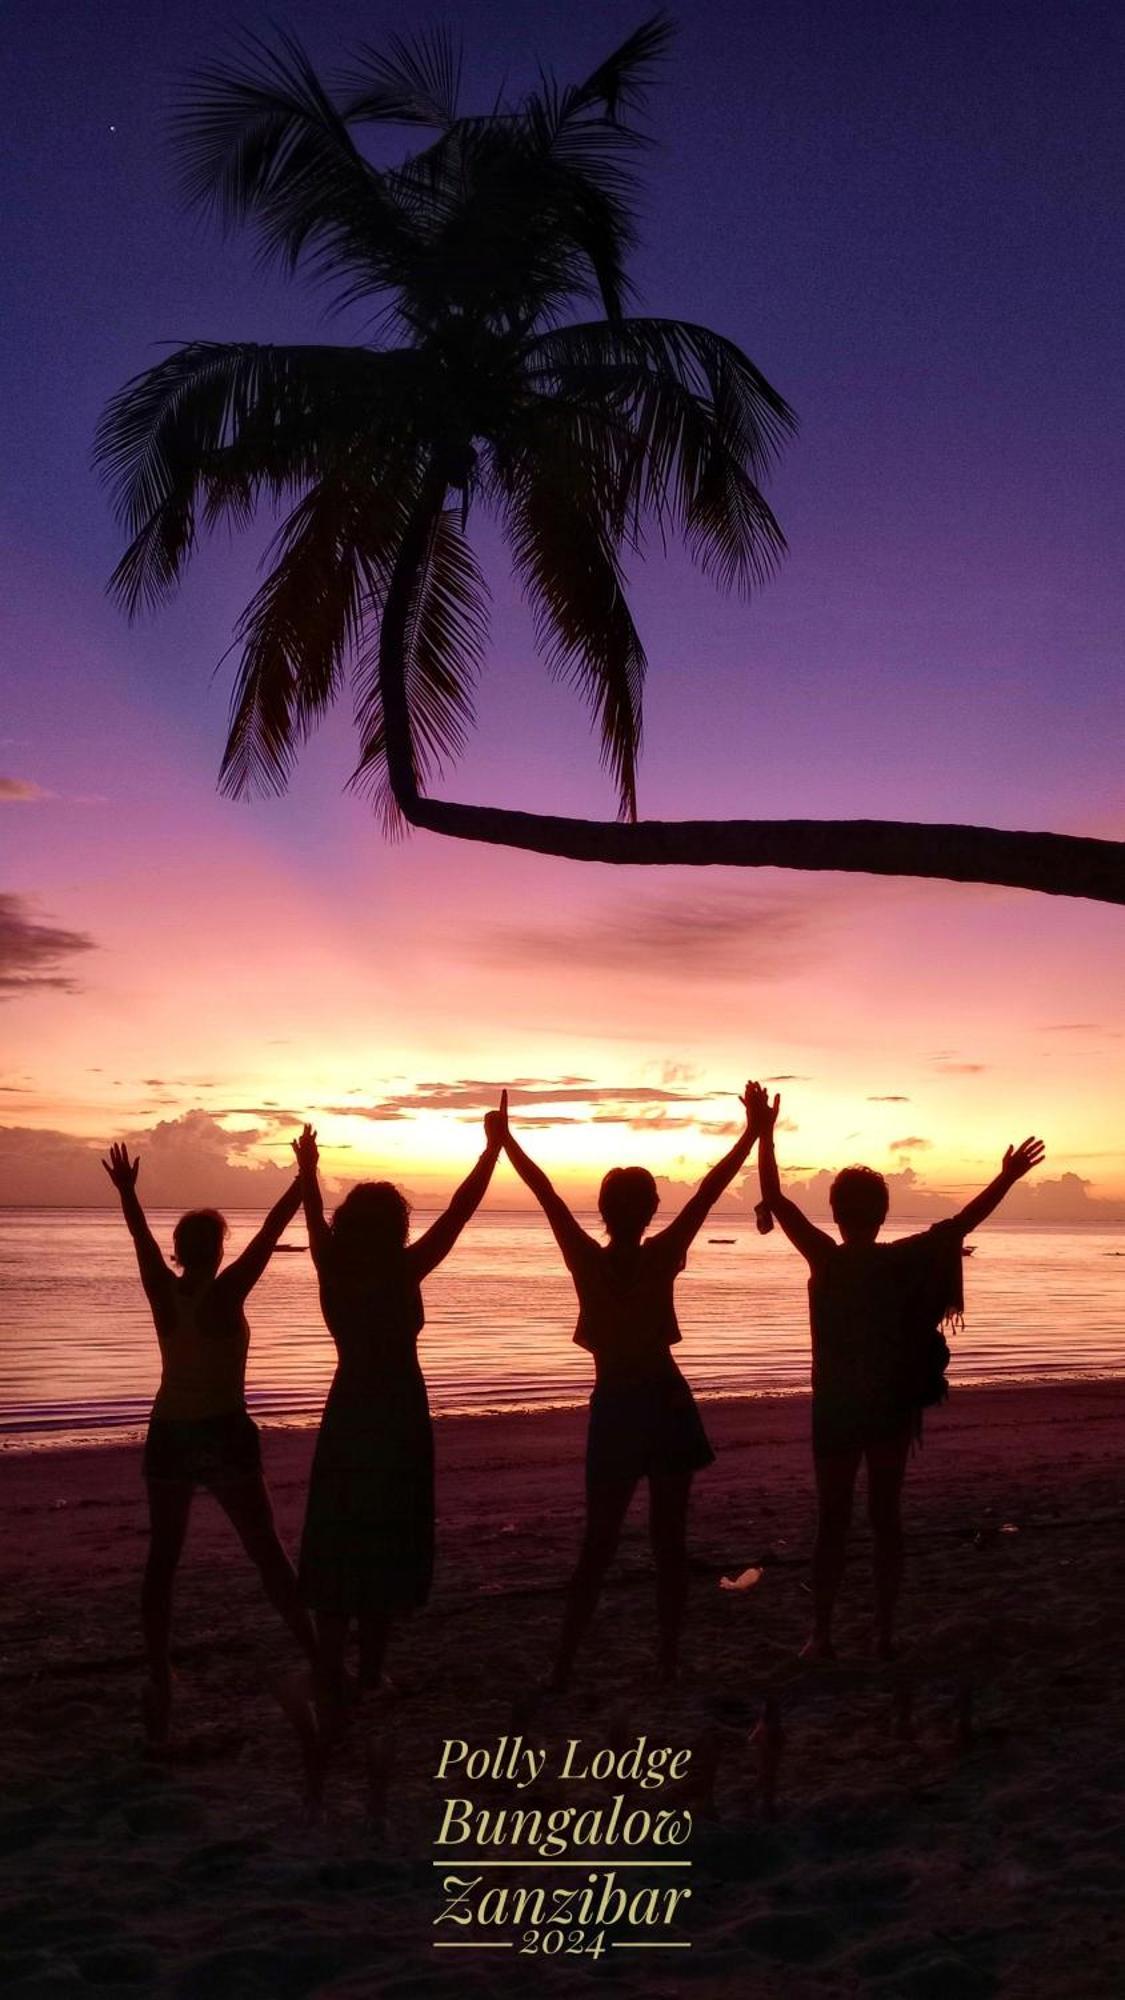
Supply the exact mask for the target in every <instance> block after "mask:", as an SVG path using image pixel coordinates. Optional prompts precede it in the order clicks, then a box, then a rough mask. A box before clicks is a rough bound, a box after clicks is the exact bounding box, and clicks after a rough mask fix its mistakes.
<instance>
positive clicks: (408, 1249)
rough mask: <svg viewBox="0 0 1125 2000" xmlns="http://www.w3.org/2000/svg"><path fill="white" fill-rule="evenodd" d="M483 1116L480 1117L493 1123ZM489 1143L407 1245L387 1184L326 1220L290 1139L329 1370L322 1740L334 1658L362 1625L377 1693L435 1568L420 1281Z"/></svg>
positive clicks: (405, 1221)
mask: <svg viewBox="0 0 1125 2000" xmlns="http://www.w3.org/2000/svg"><path fill="white" fill-rule="evenodd" d="M492 1115H493V1114H490V1117H491V1116H492ZM485 1125H486V1130H488V1143H487V1145H486V1147H485V1149H484V1152H483V1153H482V1154H481V1157H480V1159H479V1160H478V1161H477V1164H476V1166H475V1167H474V1168H473V1170H472V1172H471V1173H470V1174H469V1176H468V1178H467V1179H466V1180H464V1181H463V1182H462V1184H461V1186H460V1187H459V1188H458V1190H457V1192H456V1194H455V1195H454V1196H453V1199H452V1201H451V1202H450V1204H449V1207H448V1208H447V1209H446V1211H445V1213H444V1215H441V1216H439V1217H438V1219H437V1221H436V1222H435V1223H433V1224H432V1226H431V1227H430V1228H429V1229H427V1230H426V1232H425V1234H424V1235H422V1236H420V1237H419V1238H418V1239H417V1241H416V1242H413V1243H412V1242H410V1241H409V1229H410V1206H409V1203H408V1202H407V1201H406V1198H405V1196H404V1195H403V1194H402V1193H401V1192H400V1190H399V1189H398V1188H396V1187H393V1186H392V1185H391V1183H390V1182H388V1181H370V1182H365V1183H363V1184H361V1185H360V1186H358V1187H354V1188H352V1190H351V1192H350V1193H349V1194H348V1195H347V1196H346V1198H345V1199H344V1200H343V1201H342V1202H341V1204H340V1206H339V1208H338V1209H337V1210H336V1213H335V1215H334V1216H333V1218H332V1221H331V1222H328V1221H327V1219H326V1217H325V1213H324V1203H323V1200H322V1198H321V1192H320V1184H319V1181H318V1179H317V1160H318V1154H317V1144H316V1133H315V1132H314V1131H313V1130H312V1128H311V1127H310V1126H307V1125H306V1127H305V1129H304V1131H303V1133H302V1134H301V1137H300V1139H297V1140H295V1141H294V1144H293V1150H294V1152H295V1153H296V1155H297V1166H298V1172H299V1176H300V1185H301V1198H302V1201H303V1203H304V1209H305V1218H306V1221H307V1223H308V1231H309V1248H310V1250H311V1251H312V1256H313V1261H314V1263H315V1265H316V1271H317V1277H318V1279H319V1281H320V1303H321V1309H322V1311H323V1313H324V1319H325V1323H326V1325H327V1327H328V1330H329V1332H330V1333H331V1335H332V1338H333V1340H334V1341H335V1343H336V1355H337V1361H336V1373H335V1375H334V1376H333V1378H332V1386H331V1388H330V1389H329V1391H328V1400H327V1402H326V1403H325V1406H324V1414H323V1416H322V1418H321V1423H320V1432H319V1435H318V1437H317V1442H316V1451H315V1454H314V1457H313V1465H312V1474H311V1478H310V1482H309V1496H308V1506H307V1510H306V1514H305V1527H304V1534H303V1536H302V1539H301V1554H300V1561H299V1564H298V1578H299V1585H300V1591H301V1596H302V1599H303V1601H304V1602H305V1604H307V1605H308V1606H309V1607H310V1609H311V1610H312V1611H314V1612H315V1614H316V1625H317V1635H318V1638H319V1641H320V1655H319V1661H318V1666H317V1673H316V1707H317V1716H318V1721H319V1725H320V1730H321V1733H322V1735H323V1736H325V1737H326V1738H327V1737H330V1736H331V1735H333V1734H334V1733H336V1731H338V1729H339V1727H340V1725H341V1722H342V1720H343V1713H344V1689H345V1679H344V1654H345V1647H346V1644H347V1636H348V1631H349V1627H350V1625H351V1623H352V1621H353V1619H354V1620H356V1621H357V1622H358V1626H359V1644H360V1676H359V1678H360V1686H361V1687H377V1686H378V1685H379V1683H380V1681H381V1680H382V1676H383V1659H384V1655H385V1653H386V1647H387V1640H388V1637H389V1635H390V1630H391V1626H392V1624H393V1622H394V1618H395V1615H396V1613H399V1612H402V1611H409V1610H413V1609H415V1608H417V1607H418V1606H420V1605H423V1604H425V1602H426V1600H427V1598H428V1596H429V1591H430V1583H431V1578H432V1574H433V1560H434V1448H433V1432H432V1428H431V1424H430V1410H429V1403H428V1400H427V1397H426V1384H425V1380H424V1378H423V1375H422V1370H421V1368H420V1366H419V1362H418V1335H419V1334H420V1333H421V1331H422V1327H423V1324H424V1322H425V1313H424V1310H423V1306H422V1289H421V1288H422V1284H423V1281H424V1280H425V1279H426V1278H427V1277H428V1276H429V1274H430V1272H431V1271H433V1270H435V1269H436V1267H437V1266H438V1265H439V1264H440V1263H441V1262H442V1261H443V1259H444V1258H446V1257H447V1256H448V1255H449V1252H450V1251H451V1250H452V1248H453V1245H454V1244H455V1243H456V1241H457V1238H458V1236H459V1235H460V1234H461V1231H462V1230H463V1229H464V1227H465V1224H466V1223H467V1222H468V1221H469V1218H470V1217H471V1216H472V1215H473V1213H474V1212H475V1210H476V1208H477V1207H478V1205H479V1203H480V1201H481V1198H482V1196H483V1194H484V1192H485V1189H486V1188H487V1186H488V1183H489V1181H490V1179H491V1178H492V1169H493V1167H494V1166H495V1164H496V1160H497V1157H498V1155H499V1151H500V1139H499V1135H498V1134H497V1133H495V1132H493V1131H491V1130H489V1129H488V1127H489V1120H488V1119H486V1121H485Z"/></svg>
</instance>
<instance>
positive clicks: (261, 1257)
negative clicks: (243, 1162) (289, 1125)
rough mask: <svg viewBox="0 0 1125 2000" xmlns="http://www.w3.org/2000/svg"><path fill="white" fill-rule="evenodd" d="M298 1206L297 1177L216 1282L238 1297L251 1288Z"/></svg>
mask: <svg viewBox="0 0 1125 2000" xmlns="http://www.w3.org/2000/svg"><path fill="white" fill-rule="evenodd" d="M294 1143H295V1142H294ZM300 1206H301V1183H300V1180H299V1179H297V1180H295V1181H294V1182H293V1184H292V1186H291V1187H287V1188H286V1190H285V1193H284V1194H283V1195H282V1197H281V1199H280V1201H275V1202H274V1205H273V1207H272V1208H271V1210H270V1212H269V1214H268V1215H267V1217H266V1219H265V1221H264V1222H263V1224H262V1226H261V1228H260V1229H259V1231H258V1233H257V1235H256V1236H252V1237H251V1239H250V1241H249V1243H248V1244H247V1245H246V1248H245V1250H242V1251H240V1252H239V1254H238V1256H237V1257H232V1259H231V1261H230V1263H229V1264H228V1265H227V1267H226V1269H225V1271H222V1272H220V1274H219V1276H220V1281H221V1282H222V1284H223V1285H224V1286H225V1287H226V1288H227V1290H234V1291H236V1292H238V1293H239V1295H240V1297H242V1298H245V1297H246V1294H247V1293H248V1292H250V1291H252V1290H253V1288H254V1286H255V1285H256V1284H257V1282H258V1279H259V1278H260V1277H261V1275H262V1272H263V1271H264V1270H265V1268H266V1265H267V1264H268V1263H269V1261H270V1258H271V1257H272V1256H273V1253H274V1251H275V1250H276V1249H277V1246H278V1244H279V1243H280V1241H281V1237H282V1234H283V1232H284V1231H285V1230H286V1229H288V1227H289V1224H290V1223H291V1222H292V1220H293V1217H294V1216H295V1215H296V1213H297V1210H298V1209H299V1208H300Z"/></svg>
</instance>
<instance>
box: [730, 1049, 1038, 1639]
mask: <svg viewBox="0 0 1125 2000" xmlns="http://www.w3.org/2000/svg"><path fill="white" fill-rule="evenodd" d="M751 1094H752V1099H753V1103H754V1109H755V1115H756V1117H757V1120H758V1124H759V1128H760V1131H761V1140H760V1143H759V1147H758V1171H759V1175H760V1178H761V1194H762V1200H761V1204H760V1208H761V1209H762V1210H765V1211H768V1214H769V1215H770V1216H773V1217H776V1219H777V1221H778V1222H779V1223H780V1224H781V1227H782V1229H783V1230H784V1232H785V1234H786V1236H787V1237H788V1238H789V1241H790V1242H791V1243H792V1244H793V1246H794V1248H795V1249H797V1250H799V1251H800V1252H801V1255H802V1256H803V1257H804V1259H805V1261H806V1263H807V1264H808V1267H809V1315H810V1322H811V1330H812V1437H813V1463H814V1469H815V1475H816V1493H817V1527H816V1540H815V1543H814V1547H813V1629H812V1633H811V1635H810V1637H809V1639H808V1641H807V1642H806V1644H805V1646H804V1647H803V1649H802V1653H803V1657H804V1658H806V1659H813V1660H823V1659H832V1658H833V1657H834V1653H833V1647H832V1615H833V1611H834V1608H835V1603H836V1598H837V1595H838V1592H839V1589H840V1584H841V1581H842V1579H843V1574H844V1565H845V1558H846V1550H847V1536H848V1529H849V1526H850V1524H851V1514H852V1505H853V1500H854V1495H855V1484H856V1478H857V1476H858V1473H859V1467H860V1464H861V1462H866V1466H867V1511H868V1519H869V1521H870V1526H871V1536H872V1544H873V1556H874V1571H875V1651H876V1655H877V1657H878V1658H880V1659H884V1660H886V1659H891V1658H893V1656H894V1620H895V1610H896V1606H897V1602H898V1595H899V1589H900V1585H901V1581H902V1561H903V1542H902V1486H903V1480H904V1477H905V1473H906V1462H907V1458H908V1456H909V1453H910V1449H911V1445H912V1442H913V1440H914V1439H915V1438H916V1437H919V1436H920V1435H921V1409H920V1404H919V1401H918V1397H919V1381H920V1378H919V1373H918V1362H919V1351H920V1347H919V1344H920V1340H921V1339H922V1338H924V1337H925V1336H926V1335H927V1333H928V1336H929V1338H930V1339H931V1340H932V1339H933V1337H934V1330H935V1329H936V1328H937V1327H938V1324H939V1322H941V1321H943V1320H946V1319H948V1320H950V1321H956V1319H957V1318H958V1317H959V1315H960V1312H961V1308H962V1257H963V1254H964V1241H965V1237H966V1236H967V1235H968V1234H969V1233H970V1231H971V1230H973V1229H976V1228H978V1227H979V1225H980V1224H981V1223H982V1222H983V1221H984V1220H985V1218H986V1217H987V1216H989V1215H991V1214H992V1212H993V1210H994V1209H996V1208H998V1207H999V1205H1000V1203H1001V1202H1002V1201H1003V1199H1004V1197H1005V1195H1006V1194H1007V1193H1008V1192H1009V1190H1010V1189H1011V1188H1013V1187H1014V1186H1015V1184H1016V1182H1017V1181H1018V1180H1020V1179H1021V1178H1022V1177H1023V1175H1024V1174H1027V1173H1030V1172H1031V1170H1032V1168H1033V1167H1037V1166H1038V1165H1039V1164H1040V1162H1041V1161H1042V1159H1043V1158H1044V1148H1043V1144H1042V1141H1041V1140H1039V1139H1025V1140H1024V1142H1023V1144H1022V1145H1021V1146H1016V1147H1012V1146H1009V1147H1008V1150H1007V1152H1006V1153H1005V1154H1004V1159H1003V1164H1002V1165H1001V1168H1000V1172H999V1173H998V1174H997V1175H996V1178H995V1179H994V1180H992V1181H990V1182H989V1184H988V1186H987V1187H986V1188H983V1189H982V1190H981V1192H980V1193H979V1194H978V1195H975V1196H974V1197H973V1199H972V1200H971V1201H970V1202H968V1203H966V1205H965V1207H964V1208H963V1209H961V1210H960V1212H959V1213H958V1214H957V1215H952V1216H949V1217H947V1218H946V1219H945V1220H944V1221H941V1222H937V1223H934V1224H933V1226H932V1227H931V1228H930V1229H927V1230H924V1231H923V1232H921V1233H920V1234H918V1235H914V1236H906V1237H899V1238H898V1239H896V1240H895V1241H893V1242H890V1243H878V1242H876V1237H877V1236H878V1233H879V1230H880V1229H881V1228H882V1225H883V1223H884V1221H885V1220H886V1216H887V1212H888V1208H889V1204H890V1197H889V1191H888V1188H887V1183H886V1181H885V1180H884V1179H883V1176H882V1174H879V1173H876V1172H875V1171H874V1170H873V1169H872V1168H871V1167H860V1166H856V1167H845V1168H844V1170H843V1172H842V1173H839V1174H837V1176H836V1178H835V1180H834V1181H833V1183H832V1187H831V1190H830V1193H829V1203H830V1206H831V1209H832V1214H833V1218H834V1220H835V1222H836V1226H837V1228H838V1229H839V1232H840V1237H841V1241H840V1242H837V1241H836V1239H835V1237H832V1236H830V1235H829V1234H828V1233H827V1231H826V1230H823V1229H818V1228H817V1226H816V1224H815V1223H812V1222H810V1221H809V1219H808V1217H807V1216H806V1215H805V1214H804V1212H803V1211H802V1210H801V1209H800V1208H799V1207H798V1206H797V1204H796V1202H794V1201H791V1200H790V1199H789V1197H788V1196H787V1195H785V1194H783V1193H782V1189H781V1180H780V1176H779V1173H778V1167H777V1157H776V1153H775V1150H774V1127H775V1125H776V1122H777V1114H778V1110H779V1108H780V1103H781V1100H780V1098H779V1097H777V1096H775V1097H774V1099H773V1101H772V1103H771V1102H770V1100H769V1098H768V1096H767V1094H766V1092H765V1090H764V1089H762V1087H761V1085H755V1086H754V1088H753V1091H752V1093H751ZM946 1358H947V1356H946ZM937 1393H938V1394H941V1393H943V1385H940V1384H939V1386H938V1390H937Z"/></svg>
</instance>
